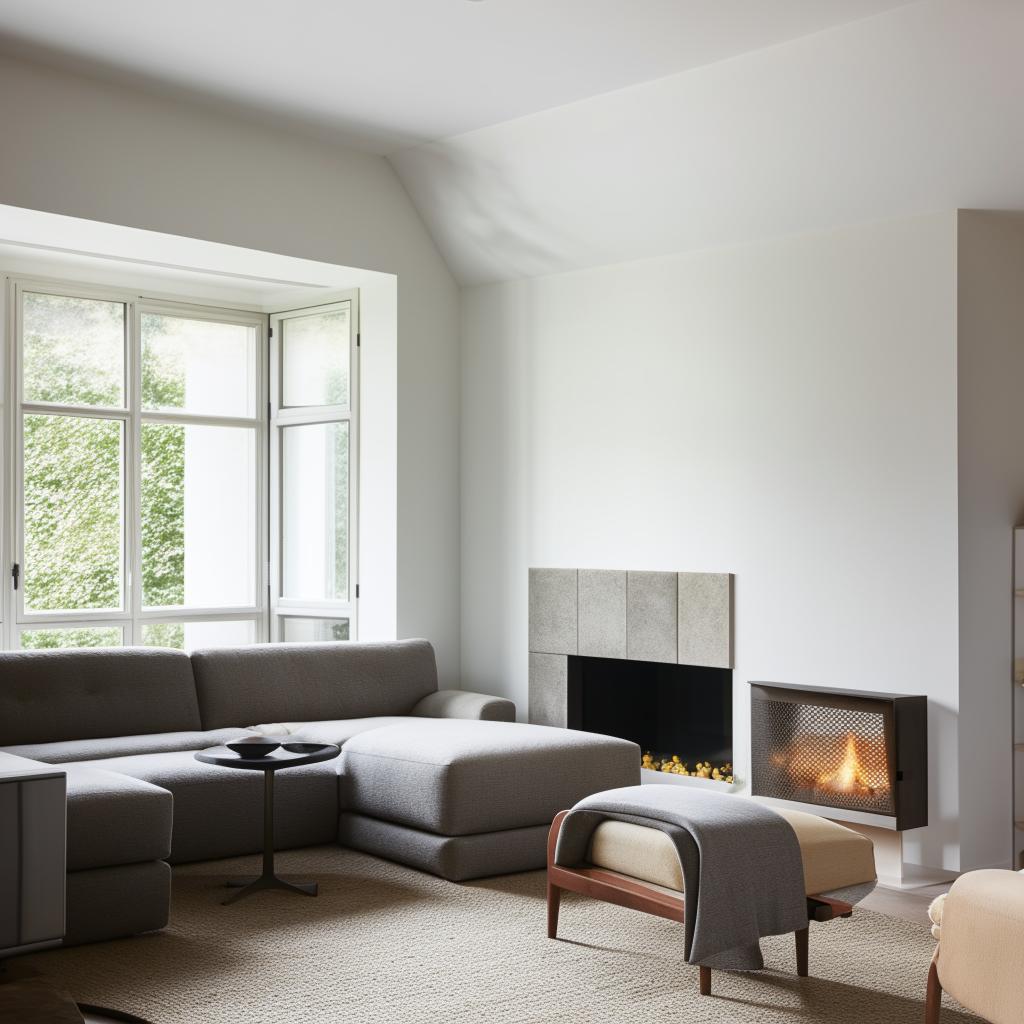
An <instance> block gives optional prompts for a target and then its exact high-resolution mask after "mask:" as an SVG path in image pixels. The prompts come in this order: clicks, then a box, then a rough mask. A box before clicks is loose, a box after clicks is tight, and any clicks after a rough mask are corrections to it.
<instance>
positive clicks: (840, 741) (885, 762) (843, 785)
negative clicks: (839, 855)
mask: <svg viewBox="0 0 1024 1024" xmlns="http://www.w3.org/2000/svg"><path fill="white" fill-rule="evenodd" d="M750 693H751V705H750V711H751V792H752V793H753V794H754V795H755V796H766V797H771V798H773V799H776V800H787V801H791V802H795V803H804V804H814V805H817V806H823V807H833V808H836V809H842V810H846V811H853V812H857V813H861V814H868V815H881V816H884V817H887V818H892V819H895V827H896V828H897V829H909V828H917V827H919V826H921V825H925V824H927V822H928V732H927V701H926V698H924V697H918V696H907V695H902V694H882V693H866V692H863V691H848V690H828V689H820V688H816V687H796V686H787V685H784V684H781V683H752V684H751V691H750Z"/></svg>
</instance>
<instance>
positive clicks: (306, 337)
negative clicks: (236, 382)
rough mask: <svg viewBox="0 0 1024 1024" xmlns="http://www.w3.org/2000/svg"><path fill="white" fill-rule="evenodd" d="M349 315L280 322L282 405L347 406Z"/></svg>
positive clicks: (315, 315) (321, 315) (342, 312)
mask: <svg viewBox="0 0 1024 1024" xmlns="http://www.w3.org/2000/svg"><path fill="white" fill-rule="evenodd" d="M348 316H349V311H348V307H347V306H346V307H345V308H344V309H337V310H334V311H333V312H331V313H312V314H310V315H309V316H296V317H290V318H288V319H286V320H282V321H281V360H282V363H283V369H282V374H281V404H282V405H285V406H295V405H346V406H347V405H348V404H349V387H348V377H349V351H348V348H349V324H348Z"/></svg>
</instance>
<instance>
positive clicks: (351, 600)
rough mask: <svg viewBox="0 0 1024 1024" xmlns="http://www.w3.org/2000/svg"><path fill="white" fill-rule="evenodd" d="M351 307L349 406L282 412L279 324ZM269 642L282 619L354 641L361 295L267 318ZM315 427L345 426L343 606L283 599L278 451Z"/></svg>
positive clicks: (280, 630) (279, 634)
mask: <svg viewBox="0 0 1024 1024" xmlns="http://www.w3.org/2000/svg"><path fill="white" fill-rule="evenodd" d="M344 306H348V307H349V404H348V406H343V405H320V406H285V405H284V404H283V401H282V397H283V380H282V372H281V367H282V348H281V343H282V340H283V336H284V329H283V321H285V320H287V319H290V318H293V317H300V316H309V315H311V314H314V313H328V312H332V311H334V310H337V309H341V308H342V307H344ZM269 319H270V403H269V415H270V493H271V499H272V500H271V503H270V567H269V568H270V601H269V605H270V639H271V640H272V641H278V642H279V641H282V640H283V639H284V620H285V619H326V620H339V619H347V620H348V624H349V625H348V635H349V640H355V639H357V637H358V635H359V633H358V606H359V390H360V388H359V356H360V347H361V344H360V343H361V335H360V327H359V292H358V290H353V291H351V292H343V293H340V294H338V295H337V296H335V298H334V300H333V301H331V302H325V303H323V304H317V305H314V306H303V307H299V308H296V309H289V310H280V311H277V312H274V313H272V314H270V318H269ZM316 423H347V424H348V430H349V434H348V443H349V467H348V487H349V494H348V514H349V515H348V544H349V555H348V559H349V562H348V565H349V572H348V589H349V596H348V600H347V601H341V600H333V601H330V600H323V601H311V600H299V599H296V598H287V597H284V596H283V594H282V587H283V568H284V567H283V548H284V544H283V536H282V514H281V512H282V507H283V504H282V497H283V496H282V472H281V459H282V445H281V431H282V430H283V429H285V428H286V427H295V426H307V425H309V424H316Z"/></svg>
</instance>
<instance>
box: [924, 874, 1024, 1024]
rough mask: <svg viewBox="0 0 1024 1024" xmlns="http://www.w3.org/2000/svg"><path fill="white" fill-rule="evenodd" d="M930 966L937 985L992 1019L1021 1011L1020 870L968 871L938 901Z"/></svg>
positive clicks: (1008, 1022)
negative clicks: (937, 939) (937, 938)
mask: <svg viewBox="0 0 1024 1024" xmlns="http://www.w3.org/2000/svg"><path fill="white" fill-rule="evenodd" d="M941 928H942V942H941V944H940V945H939V951H938V957H937V959H936V967H937V969H938V974H939V981H940V982H941V984H942V987H943V988H944V989H945V990H946V991H947V992H949V994H950V995H951V996H952V997H953V998H954V999H956V1000H957V1001H958V1002H959V1003H961V1004H962V1005H963V1006H965V1007H967V1009H969V1010H973V1011H974V1012H975V1013H977V1014H979V1015H980V1016H982V1017H984V1018H985V1020H988V1021H991V1022H992V1024H1019V1022H1020V1021H1021V1019H1022V1014H1024V994H1022V992H1021V987H1020V979H1021V977H1024V874H1017V873H1016V872H1013V871H1005V870H997V869H989V870H983V871H970V872H968V873H967V874H966V875H961V877H960V878H958V879H957V880H956V881H955V882H954V883H953V886H952V888H951V889H950V890H949V893H948V894H947V896H946V899H945V901H944V903H943V906H942V914H941Z"/></svg>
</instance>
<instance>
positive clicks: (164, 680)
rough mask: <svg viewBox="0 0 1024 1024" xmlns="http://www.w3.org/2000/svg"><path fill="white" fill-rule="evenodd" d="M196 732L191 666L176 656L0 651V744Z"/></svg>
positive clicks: (139, 651) (98, 650)
mask: <svg viewBox="0 0 1024 1024" xmlns="http://www.w3.org/2000/svg"><path fill="white" fill-rule="evenodd" d="M200 728H202V726H201V725H200V719H199V704H198V701H197V700H196V688H195V681H194V680H193V678H192V665H191V663H190V662H189V659H188V655H187V654H184V653H183V652H181V651H170V650H162V649H159V648H145V647H95V648H79V649H77V650H52V651H4V652H0V747H10V746H14V745H16V744H22V743H56V742H60V741H63V740H84V739H96V738H99V737H103V736H137V735H139V734H142V733H153V732H188V731H195V730H198V729H200Z"/></svg>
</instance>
